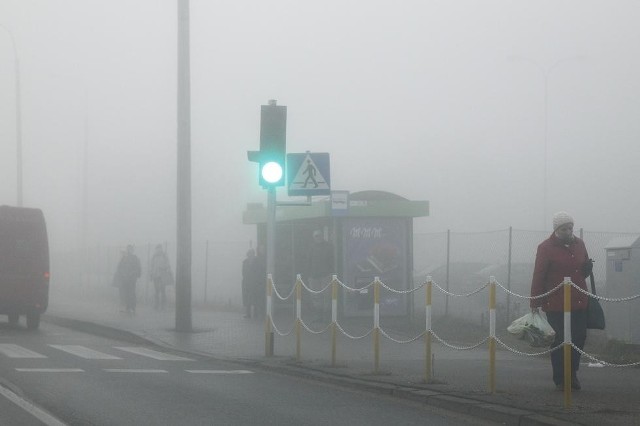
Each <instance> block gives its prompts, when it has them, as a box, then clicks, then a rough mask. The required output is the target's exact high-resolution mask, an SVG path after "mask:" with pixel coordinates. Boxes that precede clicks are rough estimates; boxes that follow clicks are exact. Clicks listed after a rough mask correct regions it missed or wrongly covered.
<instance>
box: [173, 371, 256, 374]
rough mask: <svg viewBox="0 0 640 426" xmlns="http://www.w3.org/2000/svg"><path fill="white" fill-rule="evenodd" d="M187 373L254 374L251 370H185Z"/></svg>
mask: <svg viewBox="0 0 640 426" xmlns="http://www.w3.org/2000/svg"><path fill="white" fill-rule="evenodd" d="M184 371H186V372H187V373H194V374H253V371H249V370H184Z"/></svg>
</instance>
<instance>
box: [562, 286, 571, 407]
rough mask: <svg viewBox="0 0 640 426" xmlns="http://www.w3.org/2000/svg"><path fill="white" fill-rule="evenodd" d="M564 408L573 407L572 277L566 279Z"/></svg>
mask: <svg viewBox="0 0 640 426" xmlns="http://www.w3.org/2000/svg"><path fill="white" fill-rule="evenodd" d="M563 352H564V353H563V356H564V359H563V361H564V408H569V407H571V277H564V346H563Z"/></svg>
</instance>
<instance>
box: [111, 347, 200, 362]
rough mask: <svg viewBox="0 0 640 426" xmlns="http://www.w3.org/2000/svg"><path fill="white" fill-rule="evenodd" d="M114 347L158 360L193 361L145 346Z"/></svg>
mask: <svg viewBox="0 0 640 426" xmlns="http://www.w3.org/2000/svg"><path fill="white" fill-rule="evenodd" d="M115 348H116V349H120V350H121V351H125V352H130V353H132V354H137V355H142V356H146V357H149V358H153V359H157V360H159V361H193V360H192V359H190V358H184V357H181V356H177V355H171V354H167V353H164V352H159V351H154V350H152V349H147V348H139V347H122V346H116V347H115Z"/></svg>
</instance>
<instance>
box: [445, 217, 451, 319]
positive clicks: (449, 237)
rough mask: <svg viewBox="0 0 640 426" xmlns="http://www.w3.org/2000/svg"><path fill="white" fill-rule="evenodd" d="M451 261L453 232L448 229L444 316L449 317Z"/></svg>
mask: <svg viewBox="0 0 640 426" xmlns="http://www.w3.org/2000/svg"><path fill="white" fill-rule="evenodd" d="M450 260H451V230H450V229H447V280H446V282H445V284H446V285H447V294H446V295H445V297H444V316H445V317H446V316H448V315H449V294H448V293H449V266H450Z"/></svg>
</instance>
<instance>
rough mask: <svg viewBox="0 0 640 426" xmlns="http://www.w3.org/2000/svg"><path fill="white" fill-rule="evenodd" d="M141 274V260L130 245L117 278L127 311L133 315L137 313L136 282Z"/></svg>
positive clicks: (118, 269) (119, 265) (118, 270)
mask: <svg viewBox="0 0 640 426" xmlns="http://www.w3.org/2000/svg"><path fill="white" fill-rule="evenodd" d="M141 272H142V269H141V267H140V259H138V256H136V255H135V254H134V248H133V246H132V245H131V244H129V245H128V246H127V251H126V252H125V254H124V255H123V256H122V259H120V262H119V263H118V268H117V271H116V277H117V280H118V283H119V287H120V296H121V299H122V301H123V302H124V305H125V311H126V312H128V313H131V314H133V313H135V311H136V282H137V281H138V278H140V275H141Z"/></svg>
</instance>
